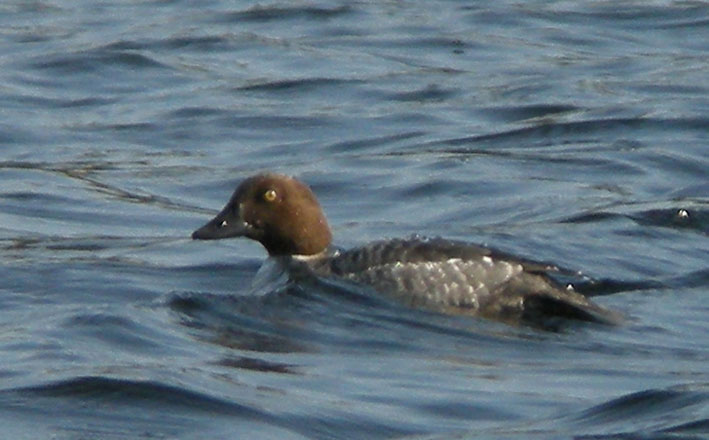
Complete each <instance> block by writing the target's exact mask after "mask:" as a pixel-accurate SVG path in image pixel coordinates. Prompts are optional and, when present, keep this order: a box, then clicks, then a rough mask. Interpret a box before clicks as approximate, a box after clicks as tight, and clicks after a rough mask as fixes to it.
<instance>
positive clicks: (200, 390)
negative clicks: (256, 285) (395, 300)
mask: <svg viewBox="0 0 709 440" xmlns="http://www.w3.org/2000/svg"><path fill="white" fill-rule="evenodd" d="M0 67H1V68H0V116H1V117H0V151H1V152H2V153H1V156H0V249H1V250H0V252H1V258H2V266H0V279H1V280H2V283H1V284H0V359H1V361H0V437H2V438H12V439H37V438H53V439H89V438H91V439H94V438H100V439H128V438H130V439H134V438H145V439H155V438H159V439H163V438H165V439H167V438H170V439H172V438H179V439H203V438H211V439H222V438H223V439H227V438H228V439H235V438H278V439H305V438H308V439H329V438H332V439H342V438H353V439H354V438H357V439H359V438H426V439H442V438H491V439H492V438H509V439H530V438H532V439H550V438H560V439H567V438H582V439H591V438H592V439H606V438H608V439H630V438H633V439H635V438H645V439H678V438H682V439H700V438H709V322H708V317H709V306H708V305H707V301H708V300H709V296H708V295H709V289H708V286H709V268H708V266H707V261H709V238H708V235H709V197H708V195H709V155H708V154H707V151H709V117H708V116H707V115H708V114H709V74H708V72H709V6H708V5H707V4H706V3H704V2H693V1H676V2H672V1H665V2H652V1H648V2H611V1H607V2H574V1H552V2H549V1H530V2H508V1H501V2H463V1H429V2H413V1H362V2H296V1H288V0H286V1H282V2H258V3H257V2H226V1H223V0H221V1H220V0H212V1H188V0H184V1H123V2H98V1H68V0H54V1H53V0H48V1H32V2H29V1H19V0H11V1H9V2H3V3H2V5H0ZM263 170H274V171H280V172H285V173H289V174H293V175H297V176H299V177H301V178H302V179H304V180H305V181H307V182H308V183H310V184H311V185H312V187H313V188H314V190H315V192H316V193H317V194H318V195H319V197H320V199H321V202H322V204H323V205H324V207H325V209H326V212H327V214H328V216H329V219H330V223H331V225H332V226H333V229H334V234H335V236H336V237H337V243H338V244H339V245H342V246H345V247H347V246H352V245H356V244H362V243H365V242H367V241H369V240H372V239H375V238H381V237H389V236H406V235H409V234H411V233H413V232H417V233H421V234H424V235H430V236H435V235H444V236H446V237H450V238H456V239H464V240H470V241H473V242H483V243H488V244H490V245H493V246H495V247H498V248H501V249H504V250H506V251H509V252H513V253H516V254H519V255H522V256H525V257H530V258H536V259H541V260H545V261H551V262H554V263H556V264H560V265H563V266H566V267H569V268H573V269H580V270H583V271H584V273H585V274H586V275H587V276H589V277H591V278H592V279H593V280H595V281H594V282H589V283H587V285H586V286H585V289H586V290H587V291H588V292H589V293H591V294H594V295H599V297H598V298H597V302H599V303H601V304H603V305H605V306H608V307H612V308H614V309H617V310H620V311H622V312H624V313H625V314H627V315H628V317H629V320H628V323H627V324H626V325H624V326H621V327H619V328H606V327H598V326H590V325H584V326H578V327H572V328H569V329H567V330H565V331H563V332H561V333H550V332H542V331H537V330H533V329H527V328H514V327H509V326H505V325H503V324H499V323H492V322H486V321H481V320H473V319H464V318H460V317H446V316H438V315H433V314H429V313H424V312H419V311H414V310H407V309H405V308H401V307H397V306H393V305H390V304H383V303H379V302H378V301H376V299H371V298H369V299H367V298H362V297H358V296H356V295H351V296H348V295H342V294H341V292H337V291H335V290H332V291H331V290H329V289H327V288H324V287H320V288H313V287H312V286H311V287H308V286H297V285H296V286H293V285H290V286H281V287H280V288H278V289H275V290H274V289H271V291H270V292H264V291H260V292H254V291H252V290H251V288H250V285H251V280H252V279H253V277H254V274H255V273H256V271H257V270H258V268H259V266H260V264H261V261H262V260H263V258H264V252H263V251H262V249H261V248H260V247H259V246H258V245H257V244H255V243H251V242H246V241H227V242H209V243H204V242H192V241H191V240H190V239H189V238H188V237H189V234H190V233H191V231H192V230H193V229H195V228H196V227H197V226H199V225H200V224H202V223H203V222H205V221H206V220H207V219H208V218H209V217H210V215H212V214H213V213H214V212H215V211H216V210H217V209H219V208H220V207H221V205H222V204H223V203H224V202H225V201H226V199H227V198H228V196H229V195H230V193H231V191H232V190H233V188H234V186H235V185H236V183H237V182H239V181H240V180H242V179H243V178H244V177H245V176H248V175H251V174H253V173H254V172H256V171H263ZM255 293H256V294H255Z"/></svg>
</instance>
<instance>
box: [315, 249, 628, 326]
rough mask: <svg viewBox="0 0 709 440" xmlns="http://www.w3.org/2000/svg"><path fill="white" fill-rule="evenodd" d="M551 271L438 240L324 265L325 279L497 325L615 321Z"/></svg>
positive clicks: (341, 257) (348, 254)
mask: <svg viewBox="0 0 709 440" xmlns="http://www.w3.org/2000/svg"><path fill="white" fill-rule="evenodd" d="M555 270H558V269H556V268H555V267H554V266H551V265H545V264H541V263H535V262H531V261H525V260H522V259H518V258H515V257H512V256H510V255H506V254H504V253H500V252H497V251H493V250H491V249H488V248H484V247H481V246H475V245H472V244H468V243H463V242H457V241H451V240H445V239H440V238H437V239H422V238H411V239H405V240H402V239H397V240H387V241H379V242H374V243H372V244H369V245H367V246H365V247H361V248H357V249H352V250H348V251H344V252H342V253H340V254H338V255H337V256H335V257H332V258H331V259H330V260H329V264H328V269H327V271H328V272H329V274H330V275H334V276H337V277H341V278H344V279H348V280H351V281H354V282H357V283H361V284H366V285H369V286H371V287H372V288H374V289H375V290H377V291H379V292H383V293H386V294H388V295H391V296H393V297H395V298H396V299H397V300H399V301H401V302H404V303H406V304H408V305H411V306H414V307H425V308H427V309H431V310H436V311H442V312H446V313H457V314H472V315H479V316H484V317H489V318H492V319H497V320H505V321H520V320H525V321H544V320H546V319H548V318H550V317H564V318H574V319H583V320H590V321H604V322H607V321H614V320H615V317H613V316H611V315H609V314H607V313H606V312H607V311H606V310H605V309H603V308H601V307H599V306H596V305H595V304H593V303H591V302H590V301H589V300H588V299H586V297H584V296H583V295H580V294H578V293H576V292H574V291H573V290H568V289H565V288H564V287H563V286H561V285H559V284H558V283H557V282H555V281H554V280H553V279H551V278H549V277H548V276H547V275H546V273H547V272H549V271H555Z"/></svg>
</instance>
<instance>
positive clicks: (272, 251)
mask: <svg viewBox="0 0 709 440" xmlns="http://www.w3.org/2000/svg"><path fill="white" fill-rule="evenodd" d="M242 236H244V237H248V238H251V239H254V240H257V241H259V242H260V243H261V244H262V245H263V246H264V247H265V248H266V250H267V251H268V253H269V255H272V256H276V255H315V254H318V253H320V252H322V251H324V250H325V249H326V248H327V247H328V246H329V245H330V241H331V240H332V234H331V233H330V227H329V226H328V224H327V220H326V219H325V214H324V213H323V212H322V209H321V208H320V204H319V203H318V201H317V199H316V198H315V195H314V194H313V192H312V191H311V190H310V188H309V187H308V186H307V185H305V184H304V183H302V182H300V181H298V180H297V179H294V178H292V177H288V176H284V175H280V174H260V175H257V176H254V177H250V178H248V179H246V180H245V181H243V182H242V183H241V184H240V185H239V186H238V188H236V191H234V194H233V195H232V196H231V199H230V200H229V203H227V204H226V206H225V207H224V209H222V211H221V212H220V213H219V214H217V216H216V217H214V218H213V219H212V220H211V221H210V222H209V223H207V224H206V225H204V226H202V227H201V228H199V229H197V230H196V231H194V232H193V233H192V238H194V239H196V240H216V239H221V238H230V237H242Z"/></svg>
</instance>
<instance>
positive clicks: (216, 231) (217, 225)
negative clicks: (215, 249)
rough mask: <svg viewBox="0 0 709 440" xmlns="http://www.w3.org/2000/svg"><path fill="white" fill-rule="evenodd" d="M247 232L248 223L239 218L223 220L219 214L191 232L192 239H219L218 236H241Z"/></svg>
mask: <svg viewBox="0 0 709 440" xmlns="http://www.w3.org/2000/svg"><path fill="white" fill-rule="evenodd" d="M248 232H249V225H248V224H246V223H244V222H243V221H241V220H238V221H229V220H225V219H224V218H223V217H222V216H221V215H218V216H216V217H214V219H212V220H211V221H210V222H209V223H207V224H206V225H204V226H202V227H201V228H199V229H197V230H196V231H194V232H193V233H192V238H193V239H194V240H219V239H220V238H231V237H243V236H245V235H247V234H248Z"/></svg>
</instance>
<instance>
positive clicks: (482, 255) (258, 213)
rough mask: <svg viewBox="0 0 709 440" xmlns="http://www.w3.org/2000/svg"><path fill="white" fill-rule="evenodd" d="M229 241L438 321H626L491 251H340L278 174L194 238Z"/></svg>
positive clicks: (526, 263) (441, 246)
mask: <svg viewBox="0 0 709 440" xmlns="http://www.w3.org/2000/svg"><path fill="white" fill-rule="evenodd" d="M233 237H246V238H249V239H252V240H256V241H258V242H259V243H261V245H263V247H264V248H265V250H266V251H267V252H268V256H269V258H273V259H278V260H279V261H281V262H284V264H285V265H287V266H288V265H290V266H292V267H296V266H297V267H298V268H299V270H306V271H307V272H309V273H310V274H312V275H313V276H316V277H322V278H324V279H332V280H338V281H344V282H346V283H348V284H354V285H356V286H361V287H363V288H366V289H369V290H372V291H374V292H376V294H378V295H383V296H384V297H386V298H390V299H392V300H393V301H395V302H397V303H401V304H403V305H405V306H408V307H413V308H417V309H424V310H428V311H431V312H434V313H444V314H451V315H468V316H473V317H480V318H484V319H489V320H495V321H501V322H505V323H509V324H528V325H532V326H538V327H544V328H547V327H552V326H553V327H556V326H557V324H558V323H559V322H578V321H586V322H594V323H600V324H608V325H617V324H619V323H621V322H622V321H623V317H622V315H621V314H620V313H618V312H616V311H613V310H610V309H607V308H605V307H602V306H600V305H597V304H595V303H594V302H592V301H591V300H590V299H589V298H588V297H586V296H585V295H583V294H581V293H579V292H577V291H576V290H575V289H574V288H573V286H572V285H571V284H569V285H564V284H562V283H561V282H560V281H557V280H556V279H555V278H553V277H552V276H551V275H552V274H555V273H556V274H563V273H564V272H563V271H562V270H561V269H559V267H557V266H555V265H553V264H547V263H542V262H536V261H533V260H528V259H525V258H520V257H516V256H514V255H511V254H508V253H505V252H502V251H498V250H496V249H493V248H490V247H486V246H482V245H478V244H473V243H468V242H465V241H459V240H450V239H446V238H441V237H434V238H428V237H423V236H419V235H413V236H410V237H407V238H394V239H382V240H378V241H375V242H372V243H369V244H365V245H362V246H359V247H356V248H353V249H347V250H342V249H338V248H336V247H334V246H333V245H332V239H333V237H332V232H331V229H330V226H329V224H328V221H327V218H326V216H325V213H324V212H323V209H322V208H321V206H320V203H319V202H318V200H317V198H316V196H315V194H314V193H313V191H312V190H311V189H310V187H309V186H308V185H306V184H305V183H303V182H301V181H300V180H298V179H296V178H294V177H290V176H286V175H283V174H276V173H263V174H258V175H255V176H252V177H249V178H247V179H245V180H244V181H243V182H241V183H240V184H239V185H238V187H237V188H236V190H235V191H234V193H233V194H232V196H231V198H230V199H229V201H228V202H227V203H226V205H225V206H224V208H223V209H222V210H221V211H220V212H219V213H218V214H217V215H216V216H215V217H214V218H213V219H211V220H210V221H209V222H207V223H206V224H205V225H203V226H202V227H200V228H198V229H197V230H195V231H194V232H193V233H192V238H193V239H195V240H218V239H227V238H233Z"/></svg>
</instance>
